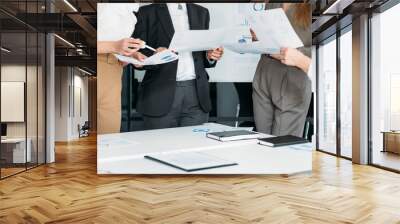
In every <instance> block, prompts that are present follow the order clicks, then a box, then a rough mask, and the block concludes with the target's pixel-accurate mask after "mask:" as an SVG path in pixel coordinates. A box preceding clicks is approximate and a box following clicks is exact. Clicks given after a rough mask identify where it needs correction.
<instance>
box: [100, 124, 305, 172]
mask: <svg viewBox="0 0 400 224" xmlns="http://www.w3.org/2000/svg"><path fill="white" fill-rule="evenodd" d="M207 129H208V130H209V131H210V132H214V131H225V130H232V129H234V128H232V127H228V126H224V125H220V124H215V123H207V124H204V125H201V126H192V127H183V128H170V129H159V130H151V131H138V132H127V133H118V134H106V135H99V136H98V141H97V142H98V146H97V172H98V174H283V175H291V174H296V173H303V172H310V171H311V169H312V151H311V144H307V145H302V146H301V145H299V146H296V147H293V146H287V147H279V148H270V147H267V146H261V145H258V144H257V140H246V141H232V142H219V141H216V140H213V139H209V138H207V137H206V136H205V135H206V133H205V132H202V131H205V130H207ZM199 130H200V132H199ZM178 151H201V152H203V153H206V154H209V155H214V156H217V157H220V158H224V159H228V160H231V161H234V162H237V163H238V164H239V165H237V166H230V167H221V168H215V169H208V170H200V171H195V172H185V171H182V170H179V169H176V168H173V167H170V166H167V165H164V164H160V163H158V162H154V161H151V160H148V159H145V158H144V156H145V155H149V154H150V155H151V154H157V153H165V152H178Z"/></svg>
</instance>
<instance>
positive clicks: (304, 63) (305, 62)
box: [271, 48, 311, 73]
mask: <svg viewBox="0 0 400 224" xmlns="http://www.w3.org/2000/svg"><path fill="white" fill-rule="evenodd" d="M271 57H273V58H275V59H276V60H279V61H280V62H281V63H282V64H285V65H288V66H295V67H298V68H300V69H301V70H303V71H304V72H305V73H308V69H309V67H310V64H311V58H309V57H307V56H306V55H304V54H303V53H302V52H301V51H299V50H297V49H295V48H282V49H281V51H280V53H279V54H272V55H271Z"/></svg>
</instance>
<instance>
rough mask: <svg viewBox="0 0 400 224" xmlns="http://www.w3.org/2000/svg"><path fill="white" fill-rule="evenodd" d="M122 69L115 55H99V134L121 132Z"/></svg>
mask: <svg viewBox="0 0 400 224" xmlns="http://www.w3.org/2000/svg"><path fill="white" fill-rule="evenodd" d="M122 71H123V68H122V66H121V65H120V64H119V62H118V60H117V59H116V58H115V57H114V56H113V55H111V54H101V55H100V54H99V55H97V133H98V134H108V133H118V132H120V129H121V89H122V84H121V81H122V80H121V78H122Z"/></svg>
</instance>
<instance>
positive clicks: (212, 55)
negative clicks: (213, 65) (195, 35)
mask: <svg viewBox="0 0 400 224" xmlns="http://www.w3.org/2000/svg"><path fill="white" fill-rule="evenodd" d="M221 56H222V55H221V54H215V53H214V54H211V57H216V58H220V57H221Z"/></svg>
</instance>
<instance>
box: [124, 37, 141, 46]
mask: <svg viewBox="0 0 400 224" xmlns="http://www.w3.org/2000/svg"><path fill="white" fill-rule="evenodd" d="M128 43H131V44H138V45H141V46H143V45H144V44H145V42H144V41H143V40H141V39H134V38H130V39H129V41H128Z"/></svg>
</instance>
